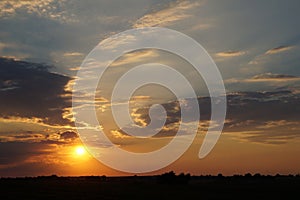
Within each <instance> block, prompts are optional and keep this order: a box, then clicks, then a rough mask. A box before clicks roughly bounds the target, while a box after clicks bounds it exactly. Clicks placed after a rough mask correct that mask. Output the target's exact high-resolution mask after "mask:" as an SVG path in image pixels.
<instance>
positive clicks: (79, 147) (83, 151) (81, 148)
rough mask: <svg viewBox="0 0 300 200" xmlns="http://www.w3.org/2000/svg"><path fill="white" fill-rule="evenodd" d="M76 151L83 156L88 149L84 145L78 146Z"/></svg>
mask: <svg viewBox="0 0 300 200" xmlns="http://www.w3.org/2000/svg"><path fill="white" fill-rule="evenodd" d="M75 153H76V155H78V156H82V155H84V154H85V153H86V151H85V148H84V147H83V146H78V147H76V149H75Z"/></svg>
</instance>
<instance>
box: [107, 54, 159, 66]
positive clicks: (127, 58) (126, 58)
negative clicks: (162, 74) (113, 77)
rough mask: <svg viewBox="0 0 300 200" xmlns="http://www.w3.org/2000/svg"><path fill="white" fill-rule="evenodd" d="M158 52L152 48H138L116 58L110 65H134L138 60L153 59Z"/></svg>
mask: <svg viewBox="0 0 300 200" xmlns="http://www.w3.org/2000/svg"><path fill="white" fill-rule="evenodd" d="M158 56H159V54H158V53H157V52H156V51H154V50H139V51H134V52H131V53H127V54H125V55H123V56H122V57H121V58H119V59H118V60H116V61H114V62H113V63H112V64H111V65H110V66H112V67H117V66H122V65H128V64H131V65H135V64H137V63H139V62H146V61H148V60H150V61H153V59H154V58H157V57H158Z"/></svg>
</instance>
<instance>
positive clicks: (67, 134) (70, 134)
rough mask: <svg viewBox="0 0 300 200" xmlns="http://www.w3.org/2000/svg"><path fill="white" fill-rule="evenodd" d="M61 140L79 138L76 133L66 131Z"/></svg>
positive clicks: (61, 134) (61, 135)
mask: <svg viewBox="0 0 300 200" xmlns="http://www.w3.org/2000/svg"><path fill="white" fill-rule="evenodd" d="M60 138H61V139H64V140H73V139H76V138H78V135H77V133H75V132H74V131H65V132H62V133H60Z"/></svg>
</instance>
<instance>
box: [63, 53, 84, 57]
mask: <svg viewBox="0 0 300 200" xmlns="http://www.w3.org/2000/svg"><path fill="white" fill-rule="evenodd" d="M83 55H84V54H83V53H79V52H66V53H64V56H71V57H73V56H83Z"/></svg>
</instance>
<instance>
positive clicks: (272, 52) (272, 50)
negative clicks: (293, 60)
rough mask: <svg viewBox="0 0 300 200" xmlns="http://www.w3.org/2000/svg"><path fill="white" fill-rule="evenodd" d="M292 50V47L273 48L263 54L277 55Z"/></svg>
mask: <svg viewBox="0 0 300 200" xmlns="http://www.w3.org/2000/svg"><path fill="white" fill-rule="evenodd" d="M293 48H294V46H279V47H275V48H273V49H270V50H268V51H267V52H266V53H265V54H267V55H270V54H277V53H281V52H284V51H289V50H291V49H293Z"/></svg>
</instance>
